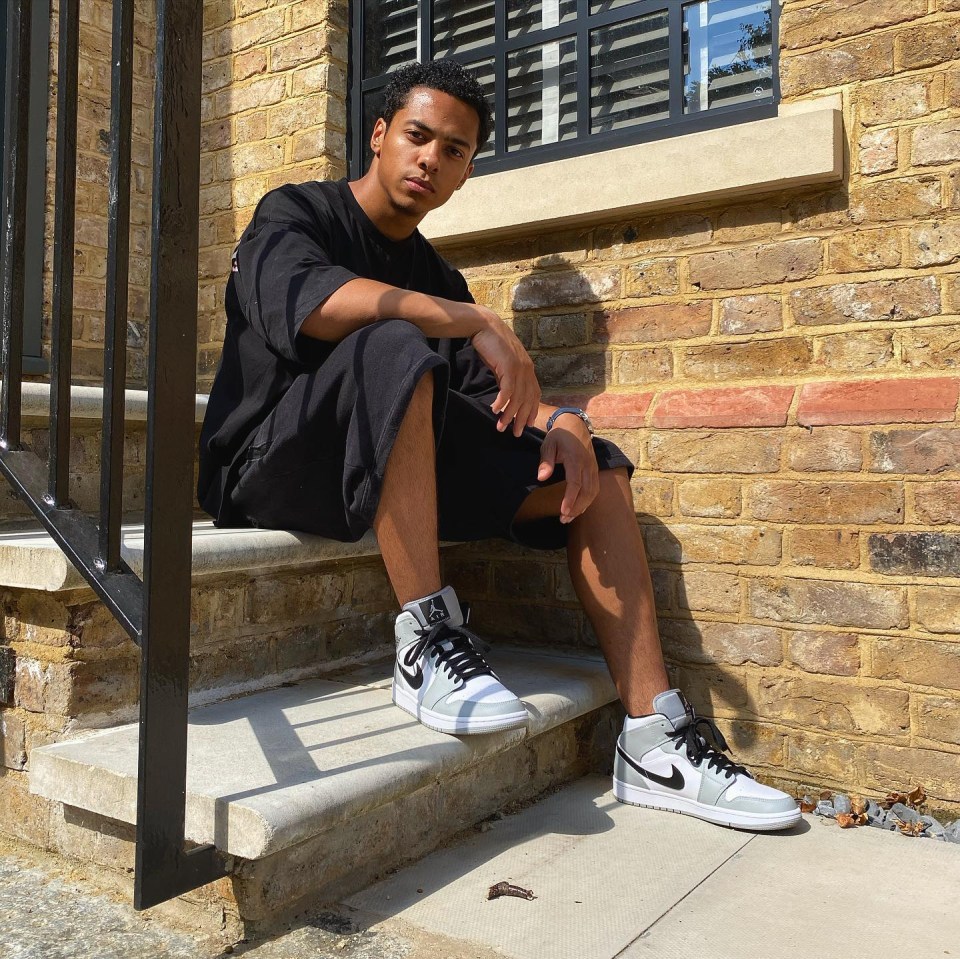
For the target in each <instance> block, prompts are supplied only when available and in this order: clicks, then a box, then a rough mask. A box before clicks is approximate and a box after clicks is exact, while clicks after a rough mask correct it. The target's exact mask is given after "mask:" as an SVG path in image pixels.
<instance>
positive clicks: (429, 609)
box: [403, 586, 465, 626]
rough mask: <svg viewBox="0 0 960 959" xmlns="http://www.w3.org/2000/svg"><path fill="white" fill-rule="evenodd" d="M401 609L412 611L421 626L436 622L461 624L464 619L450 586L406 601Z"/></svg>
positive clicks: (431, 624)
mask: <svg viewBox="0 0 960 959" xmlns="http://www.w3.org/2000/svg"><path fill="white" fill-rule="evenodd" d="M403 611H404V612H407V613H412V614H413V616H414V618H415V619H416V620H417V622H418V623H419V624H420V625H421V626H435V625H436V624H437V623H447V624H448V625H450V626H462V625H463V624H464V621H465V616H464V610H463V609H462V608H461V606H460V600H458V599H457V594H456V593H455V592H454V589H453V587H452V586H444V588H443V589H441V590H440V591H439V592H438V593H431V594H430V595H429V596H424V597H423V598H422V599H415V600H413V601H412V602H409V603H407V604H406V605H405V606H404V607H403Z"/></svg>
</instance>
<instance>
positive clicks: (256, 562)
mask: <svg viewBox="0 0 960 959" xmlns="http://www.w3.org/2000/svg"><path fill="white" fill-rule="evenodd" d="M120 538H121V545H120V554H121V556H122V557H123V559H124V560H125V561H126V562H127V563H128V564H129V565H130V568H131V569H132V570H133V571H134V572H135V573H137V574H138V575H141V574H142V573H143V523H130V524H126V525H124V526H123V527H122V528H121V534H120ZM192 553H193V560H192V578H193V579H194V580H198V579H201V578H203V577H214V576H220V575H223V574H227V573H237V572H242V573H248V574H254V573H256V572H257V571H260V570H267V569H276V570H282V569H296V568H299V567H308V566H314V565H317V564H321V563H329V562H334V561H338V560H344V559H354V558H362V557H366V556H379V555H380V549H379V547H378V546H377V540H376V537H375V536H374V534H373V532H369V533H367V535H366V536H364V537H363V538H362V539H360V540H358V541H357V542H356V543H338V542H336V541H335V540H332V539H324V538H323V537H322V536H311V535H310V534H309V533H296V532H290V531H287V530H277V529H218V528H217V527H216V526H214V525H213V522H212V521H211V520H196V521H195V522H194V523H193V550H192ZM0 586H10V587H14V588H18V589H38V590H43V591H44V592H56V591H58V590H69V589H80V588H83V587H84V586H86V581H85V580H84V578H83V577H82V576H81V575H80V574H79V573H78V572H77V570H76V569H75V568H74V566H73V564H72V563H71V562H70V560H69V559H67V557H66V555H65V554H64V553H63V551H62V550H61V549H60V547H59V546H57V544H56V543H54V541H53V540H52V539H51V538H50V537H49V536H48V535H47V534H46V533H45V532H43V531H42V530H38V529H14V530H6V531H3V532H0Z"/></svg>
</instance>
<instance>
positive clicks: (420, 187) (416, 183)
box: [404, 176, 436, 193]
mask: <svg viewBox="0 0 960 959" xmlns="http://www.w3.org/2000/svg"><path fill="white" fill-rule="evenodd" d="M404 182H405V183H409V184H410V186H411V187H413V189H414V190H416V191H417V193H435V192H436V191H435V190H434V189H433V184H431V183H427V181H426V180H418V179H417V178H416V177H412V176H408V177H407V179H406V180H405V181H404Z"/></svg>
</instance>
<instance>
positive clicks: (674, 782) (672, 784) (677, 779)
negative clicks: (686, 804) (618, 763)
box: [617, 745, 684, 789]
mask: <svg viewBox="0 0 960 959" xmlns="http://www.w3.org/2000/svg"><path fill="white" fill-rule="evenodd" d="M617 753H618V754H619V755H620V757H621V758H622V759H623V761H624V762H626V763H629V765H630V766H632V767H633V768H634V769H635V770H636V771H637V772H638V773H640V775H641V776H643V777H644V779H649V780H650V781H651V782H655V783H659V784H660V785H661V786H666V787H667V789H683V786H684V782H683V773H681V772H680V770H679V769H677V767H676V766H673V765H671V767H670V768H671V769H672V770H673V772H672V773H671V774H670V775H669V776H658V775H657V774H656V773H653V772H650V770H649V769H644V768H643V766H641V765H640V764H639V763H638V762H635V761H634V760H633V759H631V758H630V757H629V756H628V755H627V754H626V753H625V752H624V751H623V749H622V748H621V747H620V746H619V745H618V746H617Z"/></svg>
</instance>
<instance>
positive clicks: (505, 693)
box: [393, 586, 527, 735]
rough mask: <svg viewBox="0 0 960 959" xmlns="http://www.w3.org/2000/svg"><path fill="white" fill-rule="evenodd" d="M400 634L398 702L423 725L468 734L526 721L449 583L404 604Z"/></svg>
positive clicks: (395, 683)
mask: <svg viewBox="0 0 960 959" xmlns="http://www.w3.org/2000/svg"><path fill="white" fill-rule="evenodd" d="M396 638H397V662H396V666H395V667H394V671H393V701H394V702H395V703H396V704H397V705H398V706H399V707H400V708H401V709H403V710H405V711H406V712H408V713H410V715H411V716H415V717H416V718H417V719H419V720H420V722H421V723H423V725H424V726H429V727H430V729H435V730H437V731H438V732H441V733H453V734H455V735H463V734H467V733H492V732H496V731H497V730H501V729H513V728H515V727H517V726H525V725H526V723H527V710H526V708H525V707H524V705H523V703H522V702H520V700H519V699H517V697H516V696H514V694H513V693H511V692H510V690H508V689H506V688H505V687H504V685H503V684H502V683H501V682H500V680H499V679H498V678H497V676H496V674H495V673H494V672H493V670H492V669H491V668H490V667H489V666H488V665H487V663H486V661H485V660H484V658H483V656H482V655H481V654H480V652H479V650H478V649H477V645H476V644H480V642H481V641H480V640H479V639H478V638H477V637H476V636H474V634H473V633H471V632H470V631H469V630H468V629H466V628H465V626H464V614H463V612H462V610H461V608H460V603H459V602H458V600H457V594H456V593H455V592H454V591H453V589H452V588H451V587H450V586H447V587H446V588H444V589H442V590H441V591H440V592H439V593H435V594H434V595H433V596H428V597H427V598H426V599H423V600H419V601H417V602H415V603H408V604H407V605H406V606H404V607H403V611H402V612H401V613H400V615H399V616H398V617H397V622H396Z"/></svg>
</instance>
